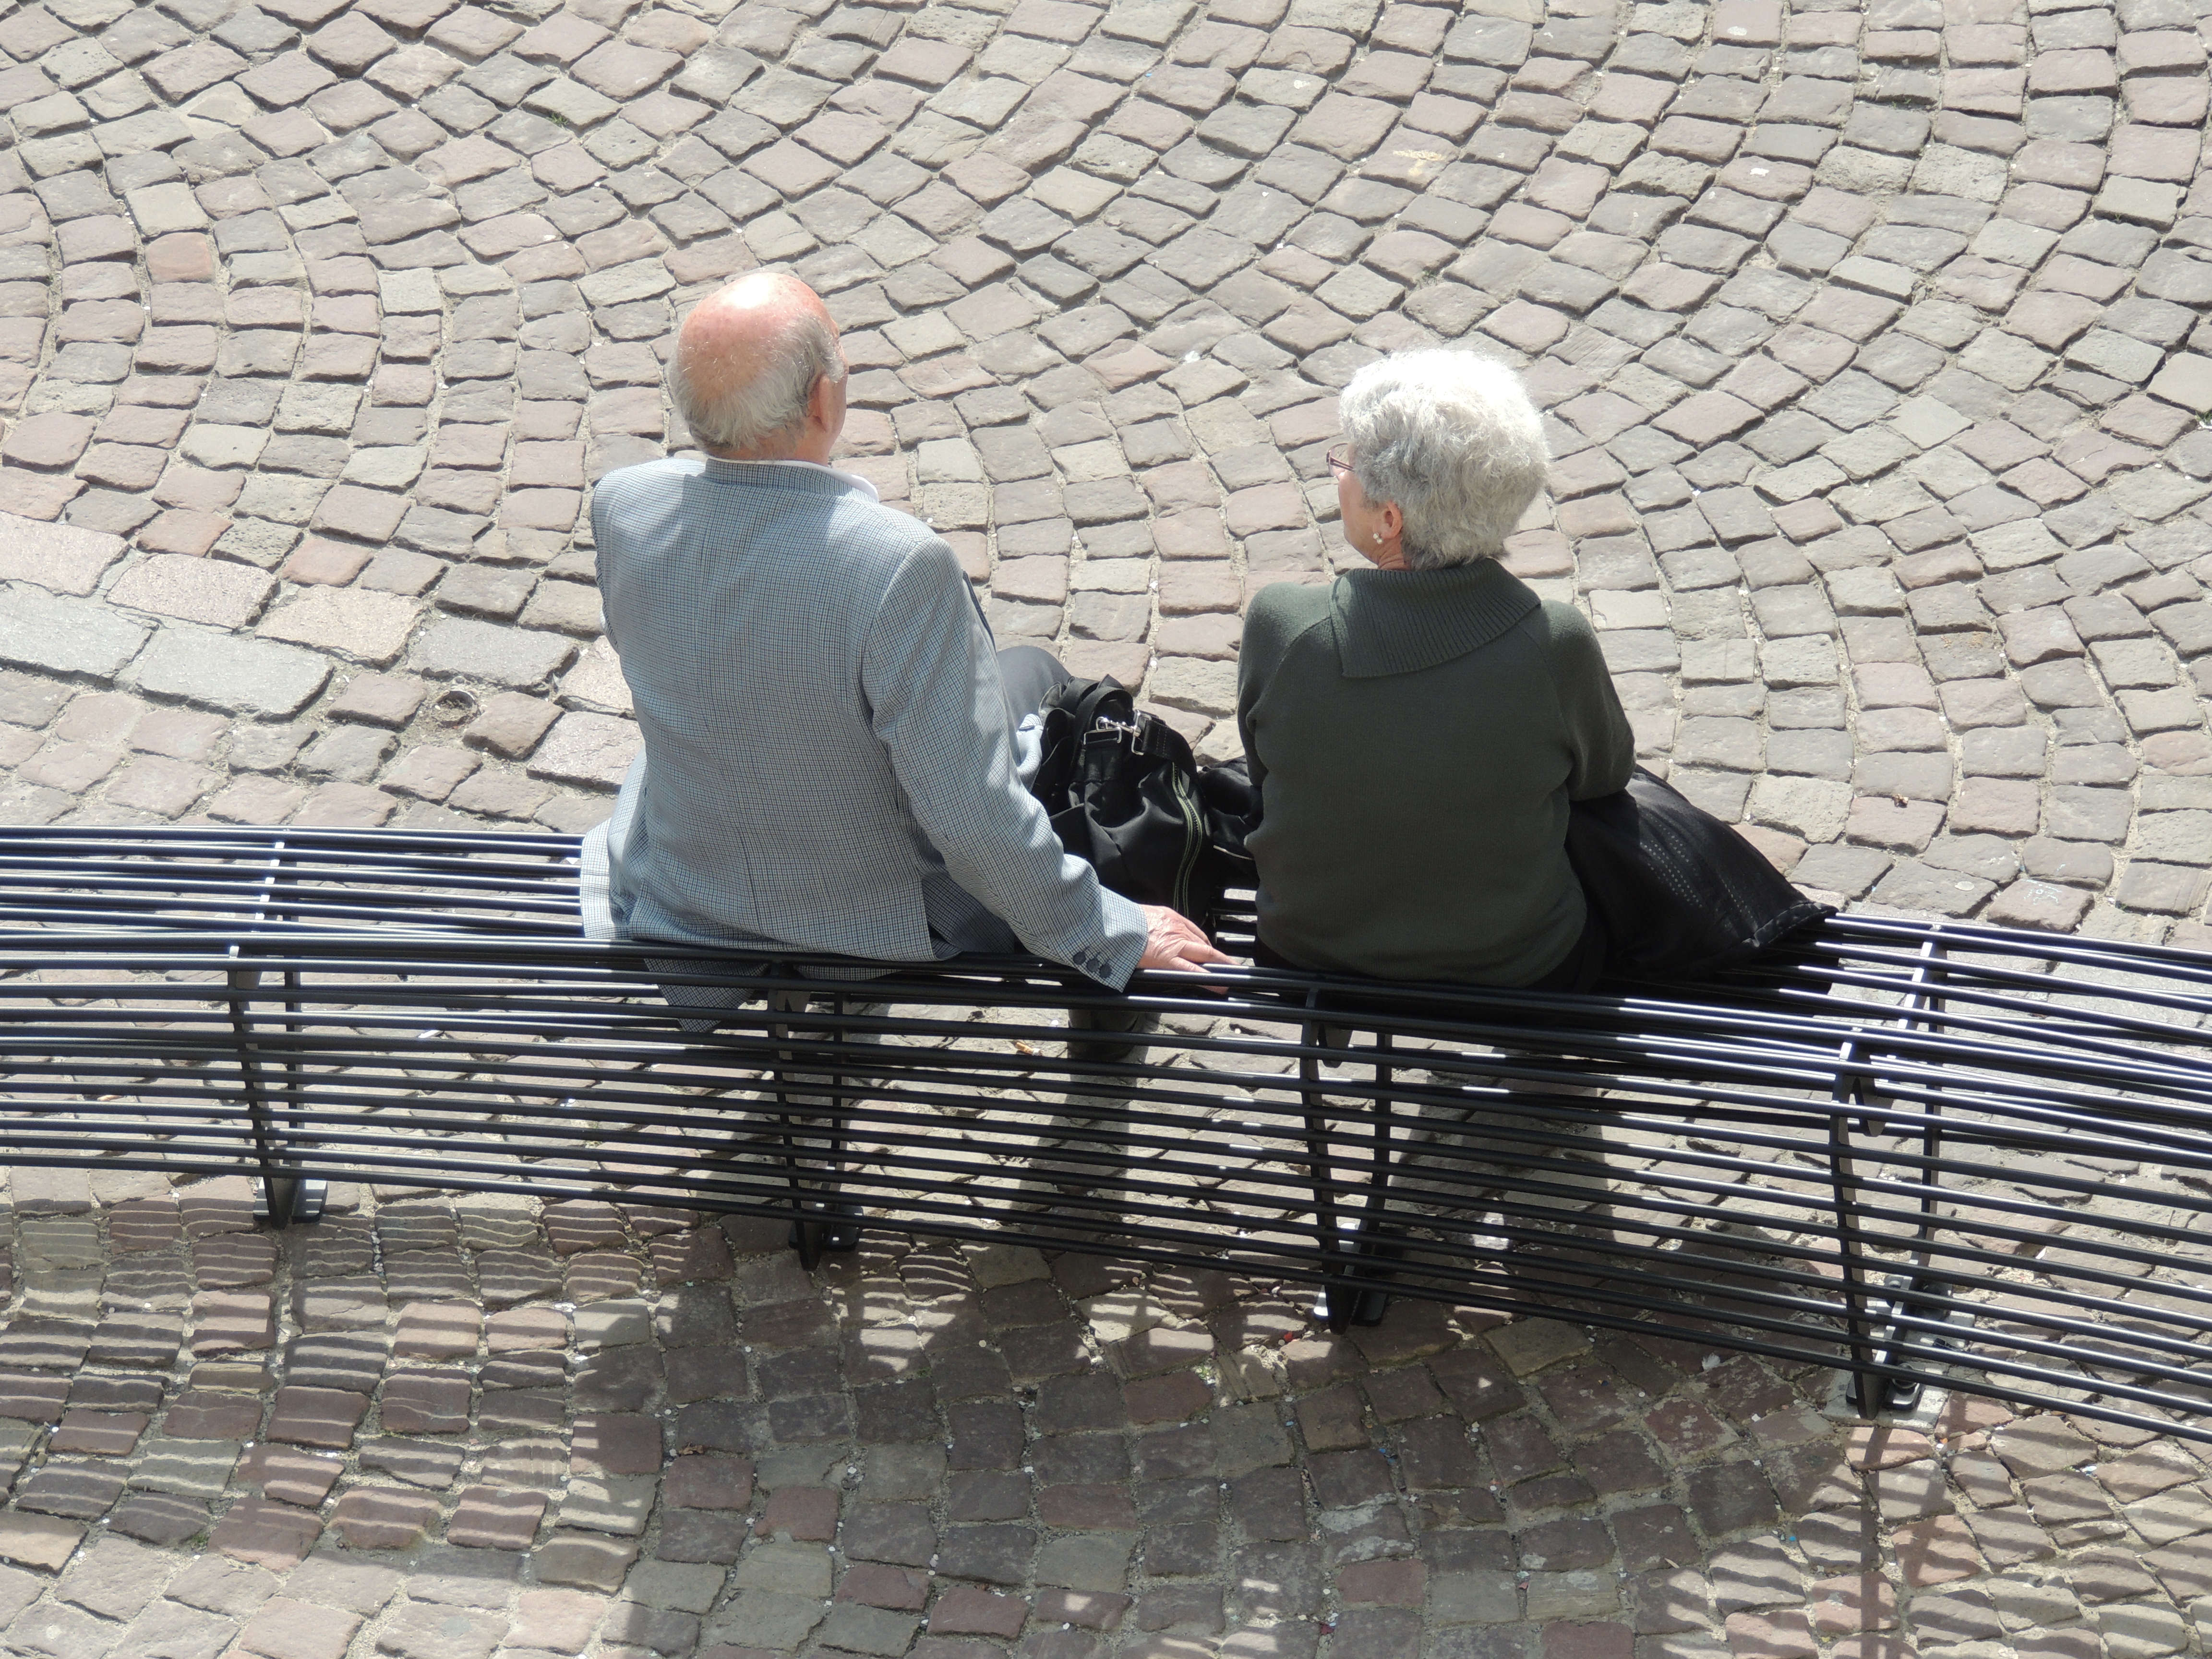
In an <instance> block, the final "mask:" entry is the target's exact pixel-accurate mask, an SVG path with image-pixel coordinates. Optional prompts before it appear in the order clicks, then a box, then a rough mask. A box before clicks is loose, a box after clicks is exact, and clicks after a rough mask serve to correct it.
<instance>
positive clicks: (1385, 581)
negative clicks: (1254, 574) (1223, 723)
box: [1237, 350, 1635, 989]
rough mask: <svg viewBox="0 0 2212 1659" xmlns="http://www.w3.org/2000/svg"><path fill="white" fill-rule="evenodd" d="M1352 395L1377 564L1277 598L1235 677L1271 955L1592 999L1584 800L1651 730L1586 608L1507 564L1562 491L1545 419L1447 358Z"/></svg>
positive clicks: (1353, 540)
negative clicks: (1545, 590) (1257, 796)
mask: <svg viewBox="0 0 2212 1659" xmlns="http://www.w3.org/2000/svg"><path fill="white" fill-rule="evenodd" d="M1342 407H1343V414H1342V419H1343V422H1344V433H1345V436H1346V440H1347V441H1346V444H1345V445H1344V446H1343V447H1340V448H1339V449H1337V450H1335V451H1333V452H1331V453H1330V456H1329V465H1331V467H1332V468H1334V471H1335V472H1336V488H1337V500H1338V502H1339V503H1340V506H1341V507H1342V509H1343V515H1344V538H1345V540H1346V542H1348V543H1349V544H1351V545H1352V547H1354V548H1356V549H1358V551H1359V552H1360V553H1361V554H1362V555H1363V556H1365V557H1366V558H1367V560H1368V561H1369V562H1370V563H1372V564H1373V566H1374V567H1375V568H1373V569H1371V570H1355V571H1351V572H1348V573H1346V574H1344V575H1340V576H1339V577H1338V578H1337V579H1336V580H1335V581H1334V583H1333V584H1332V585H1330V586H1327V587H1299V586H1289V585H1280V586H1273V587H1269V588H1266V589H1264V590H1262V591H1261V592H1260V593H1259V594H1258V595H1257V596H1256V597H1255V599H1253V601H1252V606H1251V611H1250V614H1249V617H1247V618H1246V620H1245V623H1244V643H1243V653H1242V659H1241V661H1240V662H1239V664H1238V669H1237V729H1238V731H1239V732H1240V733H1241V734H1242V736H1243V740H1244V751H1245V754H1246V755H1247V757H1249V763H1250V766H1251V771H1252V778H1253V781H1254V782H1255V784H1257V785H1258V786H1259V787H1260V789H1261V807H1262V817H1261V825H1260V827H1259V828H1258V829H1255V830H1254V831H1253V832H1252V835H1251V837H1250V841H1249V848H1250V851H1251V854H1252V857H1253V860H1254V861H1255V864H1256V865H1257V866H1258V868H1259V915H1260V940H1261V951H1260V953H1259V959H1260V960H1261V962H1262V963H1276V964H1278V965H1283V964H1287V965H1292V966H1297V967H1304V968H1316V969H1328V970H1330V971H1334V972H1347V973H1356V974H1365V975H1374V976H1376V977H1379V978H1384V979H1404V980H1444V981H1456V982H1460V983H1466V984H1475V985H1512V986H1534V987H1542V988H1547V989H1554V988H1582V987H1586V986H1587V985H1588V984H1589V982H1590V981H1591V980H1593V979H1594V978H1595V976H1596V974H1597V970H1598V968H1599V966H1600V965H1601V962H1602V960H1603V957H1604V950H1605V941H1604V930H1603V928H1602V927H1600V926H1598V925H1596V923H1595V921H1594V919H1593V918H1592V917H1591V916H1590V915H1589V911H1588V909H1587V908H1586V907H1585V906H1584V904H1583V894H1582V890H1581V888H1580V887H1579V886H1578V885H1577V883H1576V880H1575V875H1574V872H1573V871H1572V870H1571V868H1570V867H1569V866H1568V863H1567V854H1566V833H1567V803H1568V802H1570V801H1572V800H1583V799H1589V798H1591V797H1594V796H1598V795H1606V794H1610V793H1613V792H1614V791H1615V790H1618V789H1620V788H1621V787H1623V786H1625V785H1626V783H1627V781H1628V776H1629V772H1630V769H1631V768H1632V765H1633V763H1634V758H1635V744H1634V741H1633V739H1632V736H1631V734H1630V732H1629V727H1628V721H1627V720H1626V717H1625V716H1624V715H1623V714H1621V711H1620V698H1619V697H1618V696H1616V695H1615V694H1614V692H1613V681H1612V678H1611V677H1610V676H1609V675H1608V674H1607V671H1606V665H1605V659H1604V657H1603V655H1602V654H1601V653H1600V651H1599V649H1598V643H1597V639H1596V636H1595V635H1594V634H1593V633H1592V632H1591V631H1590V626H1589V623H1588V622H1586V621H1585V620H1584V619H1583V616H1582V614H1581V613H1580V612H1579V611H1576V610H1575V609H1574V607H1573V606H1571V605H1562V604H1559V602H1557V601H1556V600H1547V599H1538V598H1537V597H1536V595H1535V594H1534V592H1530V591H1529V589H1528V587H1527V586H1524V585H1523V584H1522V582H1521V581H1520V580H1518V579H1516V577H1514V576H1513V575H1512V574H1510V572H1508V571H1507V570H1506V569H1505V568H1504V566H1502V565H1500V564H1499V563H1498V555H1499V553H1500V552H1501V551H1502V550H1503V549H1504V543H1505V538H1506V537H1507V536H1508V535H1509V534H1510V533H1511V532H1512V530H1513V526H1514V525H1515V524H1516V522H1517V521H1518V520H1519V519H1520V517H1521V515H1522V513H1524V512H1526V511H1527V510H1528V504H1529V502H1531V501H1534V499H1535V498H1536V495H1537V493H1538V491H1540V490H1541V489H1543V487H1544V477H1545V470H1546V467H1547V465H1548V462H1549V459H1550V458H1549V455H1548V453H1547V449H1546V446H1545V441H1544V431H1543V423H1542V421H1541V417H1540V416H1538V414H1537V412H1536V409H1535V405H1534V404H1532V403H1531V402H1530V401H1529V398H1528V392H1527V391H1526V390H1524V389H1523V387H1522V385H1521V381H1520V378H1519V377H1518V376H1517V375H1516V374H1514V373H1513V372H1512V371H1511V370H1510V369H1509V368H1505V367H1504V366H1503V365H1501V364H1498V363H1495V362H1488V361H1486V360H1485V359H1483V358H1480V357H1477V356H1472V355H1470V354H1468V353H1467V352H1463V351H1453V350H1425V351H1412V352H1406V353H1403V354H1401V355H1400V356H1394V357H1389V358H1386V359H1384V360H1383V361H1382V362H1375V363H1370V364H1369V365H1368V366H1367V367H1366V368H1364V369H1362V370H1360V372H1359V373H1358V374H1357V375H1355V376H1354V377H1353V379H1352V384H1351V385H1350V386H1347V387H1346V389H1345V392H1344V397H1343V405H1342Z"/></svg>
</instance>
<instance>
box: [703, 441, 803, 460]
mask: <svg viewBox="0 0 2212 1659" xmlns="http://www.w3.org/2000/svg"><path fill="white" fill-rule="evenodd" d="M699 447H700V448H701V449H702V450H703V451H705V452H706V453H708V454H709V455H712V456H713V457H714V459H716V460H718V461H811V462H812V463H813V464H814V465H817V466H827V465H829V453H830V451H831V450H833V449H835V448H836V440H835V439H830V440H829V441H826V442H805V441H802V442H799V443H795V444H793V443H776V444H756V445H755V446H753V447H751V448H750V449H720V448H717V447H715V446H714V445H713V444H701V445H700V446H699Z"/></svg>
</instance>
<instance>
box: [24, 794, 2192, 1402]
mask: <svg viewBox="0 0 2212 1659" xmlns="http://www.w3.org/2000/svg"><path fill="white" fill-rule="evenodd" d="M576 850H577V844H576V842H575V841H574V838H572V837H567V836H548V835H484V836H440V835H428V834H415V833H405V832H380V831H368V832H341V831H319V830H295V829H170V830H140V829H128V830H101V829H14V830H7V831H0V1073H4V1078H3V1079H0V1113H4V1115H5V1133H6V1146H7V1151H6V1154H5V1156H6V1158H7V1161H9V1162H10V1163H14V1164H43V1165H58V1166H71V1167H76V1168H111V1169H122V1170H159V1171H166V1172H169V1173H171V1174H174V1175H180V1176H198V1175H238V1174H241V1173H243V1174H246V1175H249V1176H252V1177H254V1178H256V1179H257V1180H258V1182H260V1183H261V1187H262V1190H263V1192H264V1197H265V1207H266V1212H267V1215H268V1218H269V1219H270V1220H271V1221H272V1222H273V1223H275V1224H276V1225H284V1224H286V1223H289V1222H292V1221H295V1220H301V1219H308V1218H313V1215H314V1214H315V1213H317V1207H318V1202H319V1198H318V1194H319V1192H320V1190H321V1188H322V1185H323V1183H327V1182H334V1181H356V1182H379V1183H385V1184H397V1185H403V1186H404V1185H420V1186H423V1187H435V1188H508V1189H520V1190H523V1191H526V1192H528V1193H530V1194H533V1195H537V1196H539V1197H543V1198H545V1199H549V1200H550V1199H561V1198H574V1197H582V1196H598V1197H608V1196H613V1197H617V1198H620V1199H621V1200H623V1201H625V1202H629V1203H636V1204H647V1205H654V1204H658V1205H665V1206H674V1207H682V1208H689V1209H695V1210H701V1211H708V1212H727V1213H737V1214H744V1215H757V1216H775V1217H786V1218H789V1219H790V1220H791V1222H792V1224H793V1242H794V1243H795V1244H796V1246H797V1247H798V1248H799V1249H800V1251H801V1254H802V1255H803V1256H804V1257H805V1260H806V1261H808V1263H809V1265H811V1263H812V1262H813V1261H814V1260H815V1259H816V1258H817V1255H819V1253H820V1252H821V1251H822V1250H823V1249H827V1248H834V1247H835V1246H836V1245H837V1244H838V1243H842V1242H847V1241H848V1239H849V1237H850V1233H851V1231H852V1229H853V1228H854V1227H855V1226H860V1225H864V1226H866V1227H872V1228H874V1227H881V1228H890V1229H897V1230H902V1231H908V1232H911V1233H915V1234H923V1235H932V1236H937V1237H951V1238H965V1239H974V1240H982V1241H987V1242H990V1243H1006V1244H1025V1245H1033V1246H1036V1247H1039V1248H1042V1249H1083V1250H1091V1251H1099V1252H1106V1253H1110V1254H1115V1255H1123V1256H1127V1257H1133V1258H1137V1259H1140V1260H1144V1261H1152V1262H1158V1263H1164V1264H1176V1265H1201V1266H1206V1267H1215V1268H1220V1269H1225V1270H1228V1271H1232V1272H1237V1273H1254V1274H1263V1275H1267V1276H1269V1277H1272V1278H1275V1279H1286V1280H1292V1281H1299V1282H1304V1283H1308V1284H1311V1285H1316V1286H1317V1287H1319V1288H1320V1290H1321V1291H1322V1297H1323V1305H1322V1313H1323V1316H1324V1317H1326V1318H1327V1319H1328V1322H1330V1323H1331V1324H1332V1325H1334V1326H1336V1327H1338V1328H1341V1327H1342V1326H1343V1325H1344V1324H1346V1322H1350V1321H1352V1320H1354V1319H1360V1318H1372V1317H1374V1316H1376V1314H1377V1312H1378V1311H1379V1306H1380V1303H1381V1300H1382V1297H1383V1296H1384V1295H1386V1294H1387V1295H1390V1296H1403V1297H1419V1298H1426V1299H1430V1300H1436V1301H1442V1302H1444V1303H1448V1304H1458V1305H1462V1306H1470V1307H1480V1308H1483V1309H1486V1310H1503V1311H1506V1312H1510V1313H1517V1314H1531V1315H1537V1316H1545V1317H1549V1318H1553V1319H1561V1320H1566V1321H1570V1322H1575V1323H1578V1324H1583V1325H1589V1326H1603V1327H1613V1328H1627V1329H1634V1330H1639V1331H1644V1332H1647V1333H1648V1332H1650V1331H1652V1330H1655V1329H1656V1330H1658V1331H1662V1332H1668V1333H1673V1334H1678V1335H1680V1336H1682V1337H1685V1338H1686V1339H1688V1340H1694V1341H1696V1342H1698V1343H1700V1344H1703V1345H1705V1346H1706V1347H1708V1348H1709V1349H1717V1348H1737V1349H1745V1350H1749V1351H1751V1352H1758V1353H1762V1354H1765V1355H1768V1356H1771V1357H1774V1358H1781V1359H1783V1360H1785V1361H1795V1362H1799V1363H1808V1364H1825V1365H1831V1366H1834V1367H1836V1368H1837V1369H1838V1370H1839V1371H1841V1372H1842V1373H1843V1374H1844V1379H1845V1383H1846V1384H1847V1389H1848V1392H1847V1393H1846V1394H1844V1395H1843V1396H1842V1397H1841V1398H1840V1399H1839V1401H1838V1409H1851V1410H1857V1412H1858V1413H1860V1414H1863V1415H1869V1416H1871V1415H1879V1414H1881V1413H1900V1412H1906V1413H1909V1412H1910V1411H1911V1410H1912V1409H1913V1408H1914V1407H1915V1405H1916V1402H1917V1398H1918V1393H1919V1390H1920V1389H1921V1386H1922V1385H1923V1383H1925V1382H1928V1381H1929V1380H1931V1379H1940V1380H1941V1381H1942V1383H1943V1385H1944V1386H1946V1387H1949V1388H1954V1389H1966V1390H1970V1391H1975V1392H1981V1393H1987V1394H1993V1395H1999V1396H2002V1397H2004V1398H2008V1399H2013V1400H2019V1401H2057V1402H2061V1403H2063V1404H2064V1405H2065V1406H2066V1407H2067V1408H2068V1409H2069V1410H2073V1411H2075V1412H2078V1413H2084V1414H2087V1415H2091V1416H2100V1417H2108V1418H2114V1419H2121V1420H2131V1421H2141V1422H2150V1423H2155V1424H2157V1425H2159V1426H2160V1428H2161V1429H2162V1430H2164V1431H2167V1432H2172V1433H2176V1434H2180V1435H2183V1436H2185V1437H2191V1438H2194V1439H2200V1440H2207V1441H2212V1412H2208V1408H2207V1404H2206V1402H2207V1401H2208V1399H2212V1395H2208V1393H2207V1389H2208V1388H2212V1349H2208V1347H2207V1346H2206V1340H2205V1339H2206V1333H2207V1331H2208V1330H2212V1272H2208V1269H2207V1261H2208V1257H2212V1230H2208V1228H2207V1226H2206V1215H2207V1212H2212V1138H2208V1135H2207V1133H2206V1131H2207V1129H2208V1127H2212V1030H2208V1029H2207V1017H2208V1015H2212V958H2208V957H2203V956H2200V955H2195V954H2191V953H2189V952H2185V951H2172V950H2160V949H2150V948H2146V947H2142V946H2132V945H2117V944H2112V943H2108V942H2105V941H2100V940H2095V939H2075V938H2069V937H2063V936H2056V935H2045V934H2037V933H2016V932H2005V931H2002V930H1996V929H1991V928H1985V927H1971V926H1964V925H1959V924H1954V923H1949V922H1942V923H1927V922H1917V921H1905V920H1895V919H1874V918H1836V919H1833V920H1832V921H1829V922H1827V923H1826V924H1825V925H1823V926H1822V927H1820V928H1818V929H1815V930H1813V931H1812V932H1811V933H1808V935H1806V936H1805V937H1803V938H1802V939H1799V940H1798V941H1796V942H1795V943H1794V944H1793V945H1792V946H1791V947H1790V949H1788V950H1786V951H1783V952H1781V953H1778V955H1777V956H1776V957H1774V958H1773V959H1771V960H1770V961H1765V962H1762V963H1760V964H1759V966H1758V967H1757V968H1756V969H1748V970H1745V971H1743V972H1740V973H1737V974H1735V975H1729V976H1728V977H1726V978H1724V979H1722V980H1719V981H1715V982H1713V983H1711V984H1708V985H1701V986H1699V987H1666V986H1656V985H1632V986H1620V987H1607V990H1606V991H1605V992H1604V993H1603V994H1593V995H1588V996H1574V995H1565V994H1548V995H1537V994H1529V993H1525V992H1507V991H1485V990H1476V989H1465V988H1454V987H1402V986H1386V985H1380V984H1376V983H1373V982H1369V981H1350V980H1342V979H1334V978H1329V977H1327V976H1322V975H1304V974H1287V973H1275V972H1268V971H1265V970H1259V969H1245V970H1239V971H1236V972H1231V973H1226V974H1222V975H1209V976H1207V977H1206V978H1204V979H1194V978H1192V977H1190V976H1185V975H1142V976H1140V977H1139V981H1138V982H1137V983H1136V984H1135V985H1133V987H1131V990H1130V993H1129V994H1128V995H1127V997H1126V998H1121V997H1114V996H1109V995H1105V994H1100V993H1099V992H1098V991H1097V988H1096V987H1093V986H1091V985H1090V984H1089V982H1088V981H1084V980H1083V979H1081V978H1080V977H1079V976H1078V975H1073V974H1072V973H1070V972H1069V971H1067V970H1066V969H1060V968H1058V967H1057V966H1054V965H1053V964H1049V963H1040V962H1036V961H1034V960H1026V959H976V958H963V959H962V960H960V961H958V962H956V963H945V964H939V965H934V966H914V965H894V966H885V965H884V964H854V963H838V962H836V961H833V960H829V959H822V958H811V959H810V958H801V957H779V958H775V959H774V960H768V961H760V962H753V963H732V962H731V961H729V960H728V959H726V958H723V957H716V956H714V955H713V954H711V953H708V952H703V951H688V950H684V949H682V948H679V947H674V946H663V945H653V946H651V947H649V948H647V947H641V946H620V947H610V946H606V945H598V944H593V943H591V942H588V941H586V940H584V939H581V938H580V936H579V933H578V929H577V927H576V923H575V921H574V884H575V876H576V868H575V856H576ZM1222 933H1223V938H1224V939H1225V943H1226V944H1227V945H1228V948H1231V949H1232V950H1233V949H1236V948H1237V939H1239V938H1242V939H1246V940H1248V941H1249V909H1247V910H1246V911H1245V912H1243V915H1241V916H1238V915H1230V916H1227V917H1225V918H1224V919H1223V921H1222ZM862 974H865V975H868V976H866V977H859V976H856V975H862ZM824 975H841V976H836V977H825V976H824ZM671 997H674V998H675V999H677V1006H671V1001H670V1000H669V999H670V998H671ZM702 998H713V999H720V1000H722V1001H724V1002H727V1003H732V1004H735V1003H740V1002H743V1003H744V1006H728V1007H724V1008H719V1009H702V1008H701V1007H699V1006H696V1004H697V1003H698V1001H699V1000H701V999H702ZM746 999H751V1000H750V1001H749V1002H747V1001H745V1000H746ZM1071 1010H1075V1011H1079V1012H1082V1013H1084V1014H1085V1016H1087V1017H1088V1018H1091V1020H1092V1021H1094V1022H1098V1023H1110V1021H1111V1020H1112V1019H1113V1018H1115V1017H1116V1016H1119V1017H1121V1018H1124V1019H1126V1018H1127V1017H1128V1016H1129V1015H1130V1014H1131V1013H1137V1014H1141V1015H1145V1016H1149V1017H1151V1018H1152V1019H1155V1020H1157V1022H1158V1030H1157V1032H1156V1033H1153V1034H1150V1035H1133V1036H1122V1037H1119V1038H1116V1037H1115V1036H1114V1035H1113V1034H1112V1033H1110V1032H1106V1031H1086V1032H1079V1033H1077V1034H1075V1035H1076V1036H1077V1037H1078V1039H1079V1041H1078V1046H1077V1047H1076V1048H1073V1049H1072V1050H1071V1049H1070V1048H1068V1047H1067V1046H1066V1045H1067V1039H1068V1038H1069V1036H1070V1032H1069V1030H1068V1029H1067V1021H1068V1018H1069V1011H1071ZM687 1026H688V1027H689V1028H690V1029H687Z"/></svg>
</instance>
